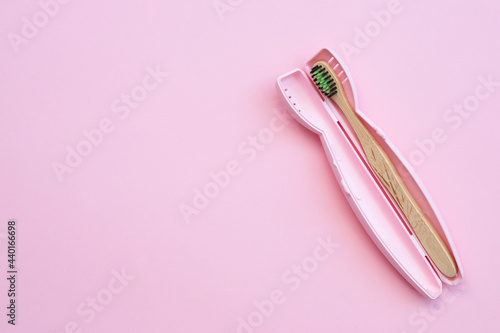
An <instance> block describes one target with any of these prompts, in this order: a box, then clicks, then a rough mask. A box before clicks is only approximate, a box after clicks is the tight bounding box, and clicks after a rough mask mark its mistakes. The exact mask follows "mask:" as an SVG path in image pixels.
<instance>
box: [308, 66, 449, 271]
mask: <svg viewBox="0 0 500 333" xmlns="http://www.w3.org/2000/svg"><path fill="white" fill-rule="evenodd" d="M310 74H311V77H312V79H313V81H314V83H315V84H316V86H317V88H318V89H319V90H320V92H321V93H322V94H323V95H325V96H326V97H327V98H330V99H331V100H332V101H333V102H335V103H336V104H337V105H338V107H339V108H340V109H341V110H342V112H343V113H344V115H345V116H346V118H347V120H348V121H349V123H350V125H351V127H352V128H353V130H354V132H355V133H356V136H357V138H358V140H359V142H360V144H361V147H362V149H363V151H364V153H365V156H366V159H367V160H368V163H369V164H370V166H371V167H372V169H373V171H374V172H375V174H376V175H377V177H378V179H379V180H380V182H381V183H382V184H384V186H385V188H386V189H387V191H388V192H389V193H390V194H391V196H392V197H393V198H394V201H396V203H397V204H398V206H399V208H400V209H401V211H402V212H403V214H404V215H405V217H406V219H407V220H408V222H409V223H410V225H411V227H412V229H413V231H414V233H415V235H416V236H417V238H418V239H419V241H420V244H421V245H422V246H423V248H424V249H425V251H426V252H427V254H428V256H429V257H430V259H431V260H432V262H433V263H434V265H435V266H436V267H437V268H438V269H439V271H440V272H441V273H443V274H444V275H446V276H447V277H454V276H455V275H456V274H457V266H456V263H455V260H454V259H453V256H452V255H451V253H450V250H449V249H448V247H447V246H446V244H445V243H444V241H443V240H442V238H441V237H440V236H439V234H438V233H437V231H436V229H434V227H433V226H432V224H431V223H430V221H429V219H428V218H427V217H426V216H425V214H424V212H423V211H422V209H421V208H420V207H419V205H418V204H417V202H416V200H415V199H414V198H413V196H412V195H411V193H410V191H409V190H408V188H407V187H406V185H405V183H404V182H403V180H402V179H401V176H400V175H399V173H398V172H397V170H396V167H395V166H394V164H393V163H392V161H391V160H390V158H389V157H388V155H387V153H386V152H385V151H384V149H383V148H382V147H381V146H380V145H379V144H378V143H377V141H376V140H375V138H374V137H373V136H372V135H371V133H370V132H369V131H368V129H367V128H366V127H365V125H364V124H363V123H362V122H361V120H360V119H359V118H358V116H357V115H356V112H355V111H354V109H353V108H352V106H351V105H350V104H349V101H348V100H347V97H346V95H345V92H344V89H343V88H342V84H341V82H340V80H339V78H338V76H337V74H336V73H335V71H334V70H333V69H332V68H331V67H330V65H329V64H328V63H327V62H325V61H319V62H317V63H315V65H314V66H313V68H312V69H311V72H310Z"/></svg>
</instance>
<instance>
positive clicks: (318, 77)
mask: <svg viewBox="0 0 500 333" xmlns="http://www.w3.org/2000/svg"><path fill="white" fill-rule="evenodd" d="M311 77H312V78H313V80H314V83H316V86H318V89H319V91H321V92H322V93H323V94H325V95H326V96H327V97H332V96H333V95H335V94H336V93H337V84H336V83H335V80H334V78H333V77H332V75H331V74H330V73H329V70H328V69H327V68H325V66H323V65H321V64H318V65H316V66H314V67H313V68H312V69H311Z"/></svg>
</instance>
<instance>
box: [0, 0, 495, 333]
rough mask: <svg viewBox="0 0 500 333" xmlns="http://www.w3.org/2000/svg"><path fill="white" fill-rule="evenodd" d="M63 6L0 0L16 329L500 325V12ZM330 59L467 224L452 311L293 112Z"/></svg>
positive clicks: (446, 211)
mask: <svg viewBox="0 0 500 333" xmlns="http://www.w3.org/2000/svg"><path fill="white" fill-rule="evenodd" d="M62 2H67V3H66V4H60V5H54V3H55V2H53V1H51V0H42V1H41V3H42V4H40V3H39V2H38V1H31V0H30V1H17V2H5V1H4V2H2V4H0V22H2V24H1V25H0V35H3V36H4V38H2V39H1V41H0V56H1V60H2V61H1V62H0V74H1V77H2V80H0V94H1V95H0V114H1V122H0V133H1V134H0V135H1V140H0V149H1V153H2V154H1V158H2V161H1V163H0V168H1V169H0V171H1V172H0V188H1V191H2V200H0V258H3V259H1V260H0V277H2V278H1V279H0V295H1V296H0V304H1V305H2V306H1V307H2V309H4V310H2V311H3V312H2V313H1V317H0V318H3V319H2V320H1V322H0V327H1V330H2V332H4V331H5V332H23V333H24V332H26V333H28V332H47V333H61V332H92V333H100V332H227V333H230V332H244V333H249V332H334V331H335V332H367V331H370V332H371V331H375V332H397V333H401V332H471V331H477V332H497V331H498V328H499V326H500V310H499V309H500V304H499V302H500V301H499V299H500V298H499V296H500V286H499V285H498V283H497V281H498V273H500V264H499V262H498V260H496V259H495V256H496V254H497V253H498V251H499V250H500V243H499V242H498V241H497V240H496V237H495V236H496V234H498V232H499V231H500V226H499V224H498V223H497V220H498V219H497V218H496V214H495V211H496V209H495V208H496V201H494V199H495V198H496V197H497V195H496V194H497V192H498V188H500V177H499V176H498V170H499V169H500V163H499V162H500V160H499V159H498V158H496V155H495V153H496V151H497V150H498V144H499V141H500V133H499V131H498V130H497V122H498V121H499V120H500V116H499V114H498V104H499V102H500V97H499V95H500V83H498V82H500V66H499V65H498V51H499V49H498V42H497V32H498V31H499V28H500V21H499V20H498V15H497V13H498V10H499V9H500V8H499V5H498V4H496V3H494V2H493V1H481V2H475V3H470V4H467V3H462V4H460V6H457V5H456V3H455V2H422V1H409V0H400V2H399V3H398V2H394V1H370V2H368V1H365V2H359V1H358V2H342V3H341V2H325V1H321V2H309V3H308V2H297V3H292V2H290V1H241V0H240V1H238V0H221V1H196V2H179V1H178V2H159V1H141V2H133V1H126V0H125V1H119V2H118V1H113V2H104V3H96V2H94V3H87V2H82V1H62V0H61V3H62ZM42 7H43V8H45V10H46V11H47V12H49V13H50V15H48V14H43V13H42V12H41V10H42ZM381 11H382V12H381ZM388 13H389V14H388ZM25 18H26V19H25ZM34 20H35V23H36V24H38V25H39V27H37V26H36V25H34V24H33V21H34ZM362 30H364V31H367V32H368V35H366V36H365V33H363V32H361V31H362ZM323 47H329V48H331V49H333V50H334V51H336V52H337V53H338V54H339V55H340V56H341V57H342V59H343V60H344V62H345V63H346V64H347V65H348V67H349V70H350V72H351V74H352V76H353V78H354V81H355V85H356V89H357V93H358V105H359V108H360V109H361V110H362V111H363V112H364V113H366V114H367V115H368V117H369V118H370V119H371V120H372V121H373V122H374V123H375V124H376V125H377V126H379V127H380V128H382V129H383V131H384V132H385V134H386V135H387V136H388V137H390V138H391V140H392V141H393V143H395V144H396V145H397V147H398V148H399V150H400V151H401V152H402V153H403V155H404V156H406V157H407V158H408V159H409V160H410V161H411V162H412V163H413V166H414V169H415V170H416V172H417V173H418V175H419V176H420V178H421V180H422V181H423V183H424V184H425V186H426V187H427V189H428V191H429V193H430V194H431V196H432V198H433V199H434V201H435V202H436V204H437V206H438V207H439V210H440V212H441V214H442V215H443V218H444V219H445V221H446V223H447V226H448V228H449V231H450V234H451V236H452V237H453V240H454V242H455V245H456V247H457V250H458V252H459V254H460V259H461V261H462V264H463V268H464V273H465V274H464V275H465V277H464V281H463V283H461V284H459V285H457V286H453V287H448V286H446V287H444V291H443V295H442V296H440V298H438V299H437V300H429V299H427V298H425V297H424V296H422V295H420V294H419V293H418V292H416V291H415V290H414V289H413V288H412V287H411V286H410V285H409V284H408V283H407V282H406V281H405V280H404V279H403V278H402V277H401V276H400V275H399V273H398V272H397V271H396V270H395V269H394V268H393V267H392V266H391V264H390V263H389V262H388V261H387V260H386V259H385V258H384V256H383V255H382V254H381V253H380V252H379V251H378V249H377V248H376V246H375V245H374V244H373V243H372V242H371V240H370V238H369V237H368V235H367V234H366V232H365V231H364V230H363V228H362V226H361V225H360V224H359V222H358V221H357V219H356V217H355V215H354V214H353V212H352V211H351V209H350V207H349V205H348V204H347V201H346V199H345V198H344V196H343V194H342V191H341V189H340V187H339V185H338V184H337V182H336V180H335V177H334V175H333V173H332V171H331V170H330V167H329V165H328V162H327V159H326V157H325V155H324V153H323V148H322V147H321V144H320V141H319V138H318V137H317V136H316V135H315V134H313V133H311V132H309V131H308V130H306V129H305V128H303V127H302V126H301V125H299V124H298V123H296V122H295V120H293V119H291V118H290V117H288V116H287V115H283V113H282V112H283V111H284V110H283V107H282V105H281V104H280V100H279V97H278V94H277V92H276V89H275V80H276V78H277V77H278V76H279V75H281V74H283V73H285V72H288V71H290V70H292V69H293V68H297V67H302V66H303V65H304V63H305V62H306V61H307V60H308V59H309V58H310V57H311V56H312V55H314V54H315V53H316V52H317V51H318V50H320V49H321V48H323ZM16 51H17V52H16ZM488 81H489V82H490V83H488ZM130 96H132V97H130ZM78 152H80V153H78ZM76 154H80V155H78V156H76ZM81 155H85V156H81ZM54 168H55V169H54ZM55 170H57V171H55ZM224 170H225V171H224ZM203 192H204V193H205V194H200V193H203ZM181 212H184V214H182V213H181ZM12 219H14V220H16V222H17V244H18V245H17V257H16V264H17V269H18V275H17V281H16V283H17V284H16V291H17V292H18V293H17V295H16V314H17V317H16V326H15V327H12V325H9V324H7V319H8V318H7V316H6V315H5V314H6V313H7V309H6V307H7V304H8V301H9V298H8V297H7V290H8V289H9V286H8V284H7V280H6V278H5V277H7V239H6V232H7V222H8V221H9V220H12Z"/></svg>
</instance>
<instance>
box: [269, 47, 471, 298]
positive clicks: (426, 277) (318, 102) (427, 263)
mask: <svg viewBox="0 0 500 333" xmlns="http://www.w3.org/2000/svg"><path fill="white" fill-rule="evenodd" d="M320 60H323V61H326V62H328V63H330V65H331V67H332V68H333V69H334V70H335V72H336V73H337V75H338V76H339V79H340V80H341V81H342V85H343V88H344V90H345V92H346V94H347V97H348V99H349V102H350V103H351V105H352V106H353V108H354V109H355V110H356V112H357V114H358V116H359V117H360V118H361V120H362V122H363V123H364V124H365V126H366V127H367V128H368V129H369V131H370V132H371V134H372V135H373V136H374V137H375V139H376V140H377V141H378V143H379V144H380V145H381V146H382V147H383V148H384V149H385V151H386V152H387V154H388V155H389V157H390V158H391V160H392V162H393V163H394V165H395V166H396V168H397V170H398V171H399V173H400V175H401V177H402V178H403V180H404V182H405V183H406V185H407V187H408V189H409V190H410V192H411V193H412V195H413V197H414V198H415V199H416V200H417V202H418V204H419V205H420V208H421V209H422V210H423V211H424V213H425V214H426V215H427V217H428V218H429V220H430V222H431V223H432V224H433V225H434V227H435V228H436V230H437V231H438V233H439V234H440V236H441V237H442V239H443V240H444V241H445V242H446V244H447V245H448V247H449V249H450V250H451V252H452V254H453V256H454V258H455V261H456V263H457V270H458V272H457V275H456V276H455V277H453V278H449V277H447V276H445V275H443V274H442V273H441V272H439V270H438V269H437V268H435V267H434V264H433V263H432V262H431V260H430V259H429V258H428V257H427V255H426V252H425V251H424V249H423V247H422V246H421V245H420V242H419V241H418V238H417V237H416V236H415V235H414V234H413V233H412V230H411V227H410V226H409V225H407V222H406V220H405V218H404V215H403V214H402V212H401V211H400V210H399V207H397V204H396V203H395V202H394V200H393V199H392V197H391V196H390V194H389V193H388V192H387V190H386V189H385V188H384V187H383V185H382V184H381V183H380V182H379V180H378V179H377V177H376V176H375V175H374V173H373V172H372V170H371V167H370V166H369V164H368V162H367V161H366V159H365V157H364V153H363V150H362V148H361V146H360V144H359V142H358V140H357V138H356V135H355V134H354V132H353V130H352V129H351V126H350V124H349V122H348V121H347V119H346V118H345V116H344V114H343V112H342V110H340V109H339V108H338V107H337V105H336V104H335V103H333V102H332V101H331V100H330V99H326V100H325V98H324V97H323V96H322V95H321V94H320V92H319V91H318V90H317V89H316V87H315V85H314V84H313V83H312V82H311V80H310V78H309V77H308V75H306V74H305V73H309V71H310V69H311V67H312V66H313V65H314V64H315V63H316V62H317V61H320ZM305 73H304V71H302V70H300V69H295V70H293V71H291V72H289V73H287V74H284V75H282V76H280V77H279V78H278V80H277V88H278V91H279V93H280V95H281V97H282V99H283V101H284V103H285V104H286V107H287V109H288V111H289V112H290V114H291V115H292V116H293V117H294V118H295V119H296V120H297V121H298V122H299V123H301V124H302V125H304V126H305V127H306V128H308V129H309V130H311V131H313V132H314V133H316V134H318V135H319V136H320V138H321V142H322V144H323V148H324V149H325V153H326V155H327V157H328V161H329V162H330V165H331V167H332V170H333V172H334V174H335V177H336V178H337V180H338V182H339V184H340V186H341V188H342V190H343V192H344V194H345V196H346V198H347V200H348V201H349V204H350V206H351V208H352V209H353V211H354V212H355V214H356V216H357V217H358V219H359V221H360V222H361V224H362V225H363V227H364V228H365V230H366V231H367V232H368V234H369V235H370V237H371V238H372V240H373V241H374V242H375V244H376V245H377V246H378V248H379V249H380V251H382V253H383V254H384V255H385V256H386V258H387V259H388V260H389V261H390V262H391V263H392V264H393V265H394V267H395V268H396V269H397V270H398V271H399V272H400V274H401V275H402V276H403V277H405V278H406V280H408V282H410V284H412V285H413V286H414V287H415V288H416V289H417V290H418V291H420V292H421V293H422V294H424V295H426V296H428V297H430V298H432V299H434V298H436V297H438V296H439V295H440V294H441V292H442V282H441V281H443V282H445V283H447V284H450V285H454V284H457V283H459V282H460V281H461V280H462V277H463V273H462V265H461V263H460V260H459V257H458V254H457V252H456V250H455V246H454V245H453V241H452V239H451V237H450V235H449V233H448V230H447V228H446V225H445V223H444V221H443V220H442V218H441V216H440V214H439V212H438V210H437V208H436V206H435V205H434V203H433V201H432V200H431V198H430V196H429V194H428V193H427V191H426V190H425V188H424V186H423V185H422V183H421V182H420V180H419V179H418V177H417V175H416V174H415V172H414V171H413V169H412V167H411V166H410V164H409V163H408V162H407V161H406V159H405V158H404V157H403V156H402V155H401V154H400V153H399V151H398V150H397V149H396V148H395V147H394V145H393V144H392V143H391V142H390V140H389V139H387V138H386V136H385V135H384V133H383V132H382V131H381V130H380V129H379V128H377V127H376V126H375V125H374V124H373V123H372V122H371V121H370V120H369V119H368V118H367V117H366V116H365V115H364V114H363V113H362V112H360V111H359V109H358V108H357V106H356V105H357V103H356V101H357V97H356V91H355V88H354V84H353V81H352V78H351V76H350V74H349V72H348V70H347V68H346V66H345V65H344V64H343V63H342V61H341V60H340V59H339V58H338V57H337V56H336V55H334V53H333V52H331V51H330V50H328V49H323V50H321V51H320V52H319V53H318V54H316V55H315V56H314V57H313V58H312V59H311V60H309V61H308V62H307V63H306V65H305ZM360 260H362V259H361V258H360Z"/></svg>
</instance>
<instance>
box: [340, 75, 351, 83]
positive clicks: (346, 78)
mask: <svg viewBox="0 0 500 333" xmlns="http://www.w3.org/2000/svg"><path fill="white" fill-rule="evenodd" d="M347 80H349V78H348V77H347V76H346V77H345V79H343V80H342V84H344V82H345V81H347Z"/></svg>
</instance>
